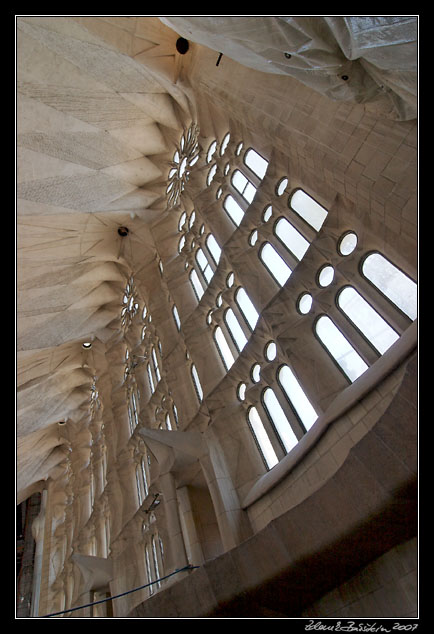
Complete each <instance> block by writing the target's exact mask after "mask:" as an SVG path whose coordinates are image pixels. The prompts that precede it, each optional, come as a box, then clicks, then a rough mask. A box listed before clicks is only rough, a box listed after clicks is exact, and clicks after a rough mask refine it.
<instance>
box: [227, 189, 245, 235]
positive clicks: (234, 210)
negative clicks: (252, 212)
mask: <svg viewBox="0 0 434 634" xmlns="http://www.w3.org/2000/svg"><path fill="white" fill-rule="evenodd" d="M223 209H224V210H225V211H226V213H227V214H228V216H229V218H230V219H231V220H232V222H233V223H234V224H235V225H236V226H237V227H238V226H239V225H240V223H241V220H242V219H243V217H244V209H242V208H241V207H240V205H239V204H238V203H237V201H236V200H235V198H234V197H233V196H231V195H230V194H229V195H228V196H226V198H225V199H224V202H223Z"/></svg>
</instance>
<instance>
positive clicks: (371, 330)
mask: <svg viewBox="0 0 434 634" xmlns="http://www.w3.org/2000/svg"><path fill="white" fill-rule="evenodd" d="M337 303H338V306H339V308H341V310H342V311H343V312H344V313H345V314H346V315H347V317H348V318H349V319H350V321H352V322H353V324H354V325H355V326H356V328H358V329H359V330H360V332H361V333H362V334H363V335H364V336H365V337H366V339H367V340H368V341H369V342H370V343H371V344H372V345H373V346H374V348H375V349H376V350H377V351H378V352H379V353H380V354H384V353H385V352H386V350H388V349H389V348H390V346H391V345H392V344H393V343H394V342H395V341H396V340H397V339H399V335H398V333H397V332H396V331H395V330H393V328H391V326H389V324H388V323H387V322H386V321H385V320H384V319H383V318H382V317H381V316H380V315H379V314H378V313H377V311H376V310H374V309H373V308H372V306H371V304H369V303H368V302H367V301H366V300H365V299H364V298H363V297H362V296H361V295H360V293H358V292H357V291H356V289H355V288H353V287H352V286H346V287H345V288H343V289H342V290H341V291H340V292H339V294H338V296H337Z"/></svg>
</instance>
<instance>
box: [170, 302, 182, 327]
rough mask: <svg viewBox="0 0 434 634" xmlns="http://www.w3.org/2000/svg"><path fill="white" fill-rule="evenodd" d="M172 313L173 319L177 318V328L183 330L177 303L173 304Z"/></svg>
mask: <svg viewBox="0 0 434 634" xmlns="http://www.w3.org/2000/svg"><path fill="white" fill-rule="evenodd" d="M172 315H173V319H174V320H175V325H176V327H177V329H178V330H181V320H180V319H179V313H178V309H177V308H176V306H175V304H173V306H172Z"/></svg>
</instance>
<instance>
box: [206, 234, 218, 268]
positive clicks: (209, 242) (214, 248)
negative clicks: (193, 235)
mask: <svg viewBox="0 0 434 634" xmlns="http://www.w3.org/2000/svg"><path fill="white" fill-rule="evenodd" d="M205 244H206V246H207V248H208V251H209V252H210V253H211V257H212V259H213V260H214V262H215V264H216V265H217V264H218V263H219V261H220V255H221V252H222V250H221V248H220V247H219V245H218V243H217V240H216V239H215V238H214V236H213V235H212V233H210V234H209V235H208V237H207V239H206V241H205Z"/></svg>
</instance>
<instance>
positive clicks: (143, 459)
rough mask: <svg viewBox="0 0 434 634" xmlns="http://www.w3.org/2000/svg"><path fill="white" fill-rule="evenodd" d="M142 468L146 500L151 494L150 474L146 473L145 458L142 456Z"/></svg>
mask: <svg viewBox="0 0 434 634" xmlns="http://www.w3.org/2000/svg"><path fill="white" fill-rule="evenodd" d="M140 467H141V470H142V481H143V491H144V494H145V498H146V497H147V495H148V493H149V487H148V474H147V472H146V460H145V456H142V458H141V460H140Z"/></svg>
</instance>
